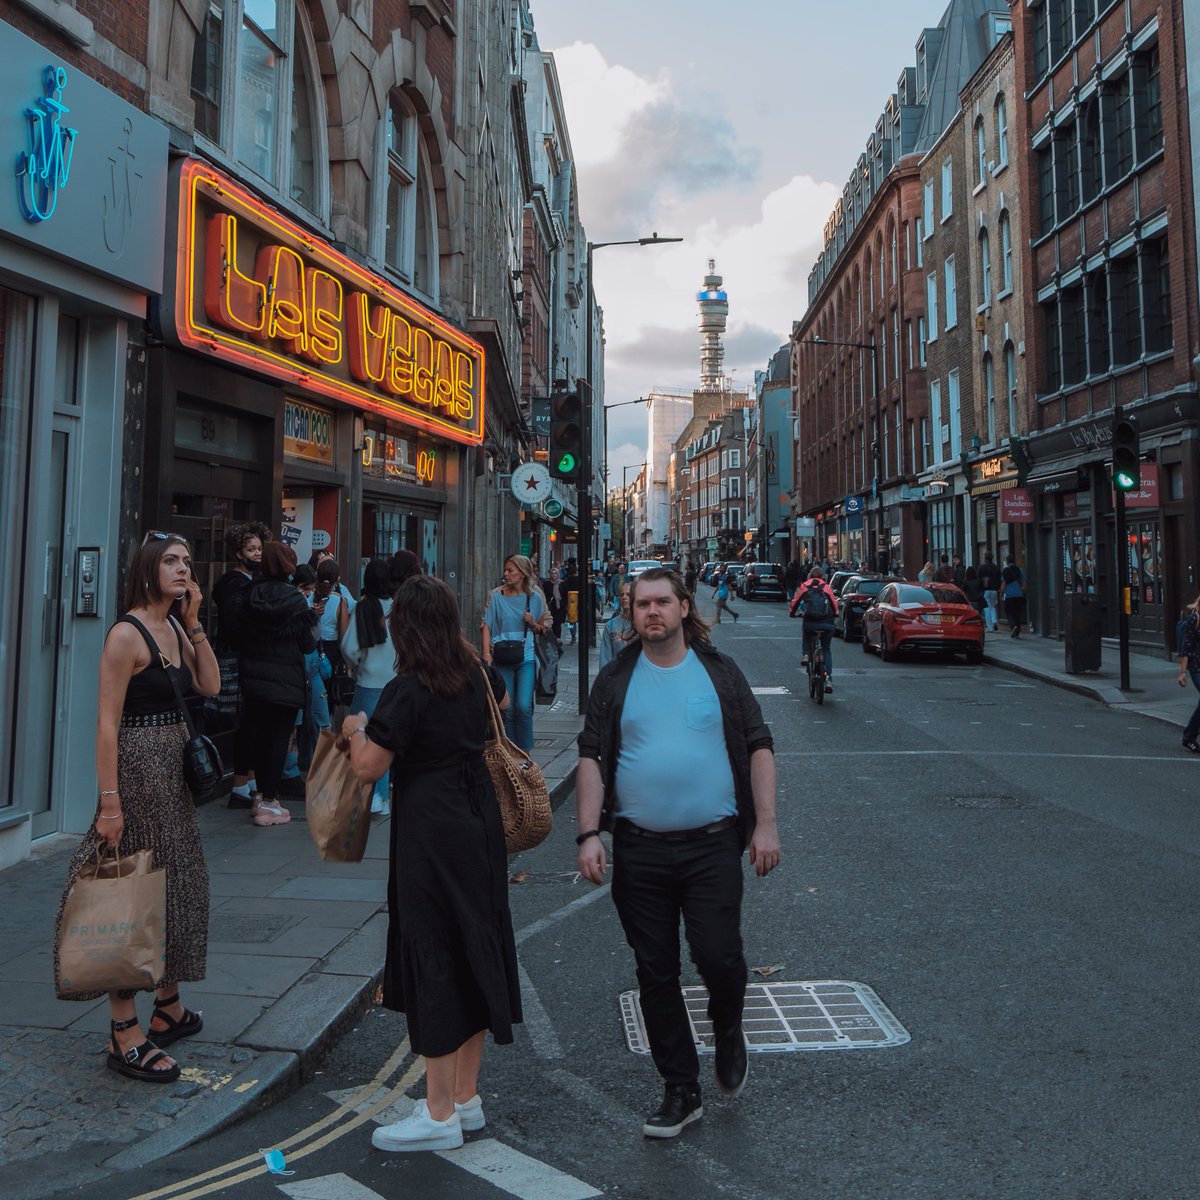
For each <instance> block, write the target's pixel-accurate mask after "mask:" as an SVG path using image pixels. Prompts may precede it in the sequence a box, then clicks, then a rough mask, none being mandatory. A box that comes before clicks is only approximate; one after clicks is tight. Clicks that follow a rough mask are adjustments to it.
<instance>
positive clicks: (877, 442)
mask: <svg viewBox="0 0 1200 1200" xmlns="http://www.w3.org/2000/svg"><path fill="white" fill-rule="evenodd" d="M797 343H798V344H799V345H801V346H845V347H846V348H847V349H850V350H870V352H871V390H872V391H873V392H874V393H875V439H874V444H873V445H872V447H871V462H872V466H873V470H874V472H875V502H876V504H877V506H878V507H877V515H876V522H877V524H876V527H875V557H876V569H877V570H878V571H879V573H880V574H881V575H886V574H887V569H888V559H889V558H890V557H891V545H890V542H891V539H890V538H889V539H888V541H889V545H888V547H887V549H884V545H883V419H882V415H881V414H882V408H881V405H882V399H881V397H880V395H879V347H878V346H877V345H876V344H875V340H874V339H872V340H871V341H869V342H835V341H831V340H830V339H829V338H823V337H811V338H799V339H797Z"/></svg>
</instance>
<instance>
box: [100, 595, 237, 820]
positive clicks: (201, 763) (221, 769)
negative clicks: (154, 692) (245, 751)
mask: <svg viewBox="0 0 1200 1200" xmlns="http://www.w3.org/2000/svg"><path fill="white" fill-rule="evenodd" d="M118 620H120V621H125V622H127V623H128V624H130V625H134V626H136V627H137V628H138V629H139V630H140V631H141V634H142V637H143V638H145V639H146V646H147V647H148V648H149V650H150V661H151V662H153V661H154V660H155V658H157V659H158V663H159V666H161V667H162V669H163V670H164V671H166V673H167V678H168V679H169V680H170V681H171V687H172V688H174V689H175V699H176V701H177V702H178V703H179V711H180V713H181V714H182V716H183V723H184V724H185V725H186V726H187V731H188V740H187V743H186V744H185V745H184V747H183V780H184V782H185V783H186V784H187V788H188V791H189V792H191V793H192V800H193V801H195V803H196V804H197V805H200V804H207V803H208V802H209V801H210V800H211V799H212V798H213V793H214V792H215V791H216V789H217V787H218V786H219V784H220V782H221V778H222V776H223V775H224V774H225V764H224V763H223V762H222V761H221V755H220V754H219V753H218V752H217V748H216V746H214V745H213V743H212V741H211V740H210V739H209V738H206V737H205V736H204V734H202V733H199V732H197V730H196V726H195V724H194V723H193V721H192V714H191V711H190V710H189V709H188V706H187V701H186V700H184V698H183V689H182V688H181V687H180V686H179V671H178V669H177V668H176V666H175V664H174V663H172V662H171V660H170V659H169V658H168V657H167V656H166V655H165V654H164V653H163V652H162V651H161V650H160V649H159V648H158V643H157V642H156V641H155V640H154V638H153V637H152V636H151V634H150V630H148V629H147V628H146V627H145V625H143V624H142V623H141V621H139V620H138V619H137V617H131V616H129V614H128V613H126V614H125V616H123V617H119V618H118ZM175 637H176V638H177V639H178V640H179V657H180V661H182V660H183V639H182V637H181V636H180V633H179V630H178V629H176V631H175Z"/></svg>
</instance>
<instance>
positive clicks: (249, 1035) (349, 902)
mask: <svg viewBox="0 0 1200 1200" xmlns="http://www.w3.org/2000/svg"><path fill="white" fill-rule="evenodd" d="M564 649H565V650H566V652H567V653H566V654H565V655H564V661H563V662H562V664H561V668H560V678H559V694H558V699H557V700H556V701H555V703H554V704H553V705H551V706H550V707H548V708H542V707H539V708H538V709H537V711H536V714H535V716H534V757H535V758H536V760H537V761H538V763H539V765H540V766H541V767H542V770H543V772H544V773H545V776H546V781H547V783H548V785H549V787H550V792H551V799H552V802H553V803H554V804H555V805H556V806H557V805H558V804H560V803H561V802H562V801H563V800H564V799H565V798H566V796H567V795H568V794H569V793H570V791H571V788H572V787H573V784H574V777H575V764H576V752H575V737H576V736H577V734H578V733H579V730H580V728H581V727H582V720H581V718H580V717H579V715H578V713H577V711H576V709H577V707H578V701H577V697H578V679H579V674H578V655H577V653H575V650H576V648H575V647H574V646H566V647H564ZM592 663H593V666H592V677H593V678H594V674H595V651H593V652H592ZM289 807H290V809H291V812H292V822H291V823H290V824H289V825H286V826H279V827H275V828H268V829H258V828H255V827H254V826H253V825H251V824H250V820H249V815H248V813H246V812H245V811H244V810H231V809H228V808H226V807H224V804H223V802H217V803H214V804H210V805H207V806H205V807H204V808H202V809H200V812H199V817H200V828H201V833H202V835H203V838H204V850H205V856H206V858H207V861H208V869H209V883H210V888H211V917H210V928H209V948H208V978H207V979H205V980H203V981H202V982H200V983H195V984H187V985H184V988H183V992H182V994H183V999H184V1003H186V1004H187V1005H188V1006H189V1007H191V1008H193V1009H199V1010H202V1011H203V1013H204V1029H203V1031H202V1032H201V1034H200V1035H199V1036H198V1037H196V1038H190V1039H187V1040H185V1041H181V1042H177V1043H176V1044H175V1045H174V1046H172V1047H171V1052H172V1054H174V1055H175V1056H176V1057H177V1059H178V1061H179V1062H180V1063H181V1064H182V1065H183V1067H184V1071H183V1074H182V1076H181V1078H180V1079H179V1080H178V1081H177V1082H175V1083H172V1084H165V1085H161V1086H151V1085H148V1084H141V1083H136V1082H134V1081H131V1080H126V1079H123V1078H121V1077H120V1076H118V1075H116V1074H115V1073H114V1072H112V1071H108V1070H106V1069H105V1067H104V1046H105V1036H106V1034H107V1031H108V1002H107V1000H103V999H102V1000H97V1001H91V1002H79V1003H69V1002H66V1001H60V1000H57V999H55V996H54V978H53V961H52V943H53V939H54V919H55V915H56V913H57V911H58V901H59V896H60V894H61V891H62V886H63V880H64V878H65V876H66V868H67V861H68V859H69V858H70V856H71V854H72V852H73V851H74V849H75V846H76V845H77V843H78V838H77V837H75V836H73V835H62V836H60V837H55V838H49V839H46V840H44V841H42V842H40V843H38V844H37V845H36V847H35V849H34V853H33V855H32V857H31V858H30V859H29V860H27V861H26V862H23V863H19V864H17V865H16V866H14V867H11V868H9V869H8V870H7V871H4V872H3V873H0V906H2V910H3V912H4V913H5V934H4V938H3V941H2V942H0V1020H2V1021H3V1025H0V1195H2V1196H4V1197H5V1200H39V1198H41V1197H44V1196H47V1195H49V1194H51V1193H52V1192H55V1191H58V1190H60V1189H63V1188H66V1187H69V1186H79V1185H83V1184H86V1183H88V1182H90V1181H92V1180H100V1179H103V1178H104V1177H105V1176H107V1175H109V1174H110V1173H111V1172H113V1171H120V1170H127V1169H131V1168H134V1167H137V1166H140V1165H143V1164H145V1163H147V1162H152V1161H154V1160H155V1159H158V1158H161V1157H163V1156H164V1155H166V1154H169V1153H171V1152H172V1151H174V1150H176V1149H179V1148H180V1147H182V1146H185V1145H189V1144H191V1143H193V1142H196V1141H199V1140H200V1139H202V1138H204V1137H207V1136H208V1135H210V1134H212V1133H214V1132H216V1131H217V1130H218V1129H221V1128H223V1127H225V1126H227V1125H230V1124H232V1123H234V1122H235V1121H237V1120H239V1119H240V1118H241V1117H243V1116H245V1115H246V1114H247V1113H248V1112H249V1111H251V1110H253V1109H255V1108H259V1107H261V1106H264V1105H266V1104H269V1103H271V1102H272V1101H274V1100H276V1099H278V1098H279V1097H281V1096H282V1095H284V1094H286V1093H287V1092H289V1091H291V1090H293V1089H295V1088H297V1087H299V1086H300V1084H301V1083H302V1082H304V1081H305V1080H306V1079H308V1078H309V1077H310V1076H311V1074H312V1072H313V1071H314V1070H315V1069H316V1067H317V1065H318V1064H319V1063H320V1060H321V1058H322V1056H323V1055H324V1053H325V1052H326V1051H327V1050H328V1048H329V1047H330V1046H331V1045H332V1044H333V1043H334V1042H335V1041H336V1040H337V1039H338V1038H339V1037H341V1036H342V1035H343V1034H344V1033H345V1032H347V1031H348V1030H349V1028H350V1027H351V1025H352V1024H353V1023H354V1022H355V1021H356V1020H357V1019H358V1018H359V1017H360V1016H361V1015H362V1013H363V1012H364V1011H365V1010H366V1009H367V1008H368V1007H370V1005H371V1004H372V1002H373V998H374V995H375V990H376V987H377V986H378V982H379V978H380V975H381V973H382V970H383V959H384V939H385V933H386V926H387V892H386V888H387V868H388V862H387V851H388V835H389V827H388V822H387V821H386V820H381V819H379V818H376V819H375V821H374V823H373V827H372V830H371V836H370V839H369V841H368V844H367V851H366V857H365V858H364V860H363V861H362V862H361V863H355V864H343V863H323V862H322V861H321V860H320V859H319V858H318V857H317V852H316V849H315V848H314V847H313V845H312V842H311V841H310V839H309V836H308V830H307V827H306V825H305V823H304V820H303V813H304V806H303V804H302V803H293V804H291V805H289ZM150 1007H151V1006H150V1002H149V997H148V996H147V997H146V998H145V999H143V1000H142V1001H140V1002H139V1015H140V1016H141V1017H142V1019H143V1022H144V1023H148V1022H149V1015H150ZM35 1160H36V1162H35Z"/></svg>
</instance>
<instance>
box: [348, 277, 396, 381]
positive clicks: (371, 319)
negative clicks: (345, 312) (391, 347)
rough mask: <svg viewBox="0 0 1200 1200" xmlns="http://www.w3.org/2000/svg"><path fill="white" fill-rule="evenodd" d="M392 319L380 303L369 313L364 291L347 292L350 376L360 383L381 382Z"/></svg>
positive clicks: (368, 301)
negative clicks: (348, 294) (348, 296)
mask: <svg viewBox="0 0 1200 1200" xmlns="http://www.w3.org/2000/svg"><path fill="white" fill-rule="evenodd" d="M391 317H392V314H391V312H390V310H389V309H387V308H386V307H385V306H384V305H382V304H380V305H378V306H376V309H375V312H374V313H372V312H371V301H370V298H369V297H368V296H367V294H366V292H351V293H350V327H349V350H350V374H351V375H353V376H354V378H355V379H357V380H358V381H359V383H382V382H383V376H384V371H385V370H386V368H387V358H388V356H387V342H388V336H387V335H388V329H389V326H390V324H391Z"/></svg>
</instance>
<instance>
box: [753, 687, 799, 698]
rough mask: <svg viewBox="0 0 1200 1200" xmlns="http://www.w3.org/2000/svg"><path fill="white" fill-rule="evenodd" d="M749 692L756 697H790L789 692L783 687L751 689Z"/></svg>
mask: <svg viewBox="0 0 1200 1200" xmlns="http://www.w3.org/2000/svg"><path fill="white" fill-rule="evenodd" d="M750 691H751V692H753V693H754V695H756V696H790V695H791V692H789V691H788V689H787V688H785V687H752V688H751V689H750Z"/></svg>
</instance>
